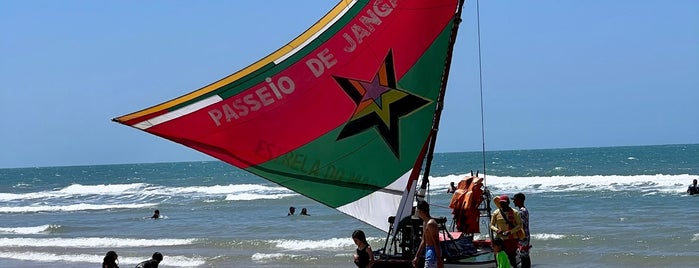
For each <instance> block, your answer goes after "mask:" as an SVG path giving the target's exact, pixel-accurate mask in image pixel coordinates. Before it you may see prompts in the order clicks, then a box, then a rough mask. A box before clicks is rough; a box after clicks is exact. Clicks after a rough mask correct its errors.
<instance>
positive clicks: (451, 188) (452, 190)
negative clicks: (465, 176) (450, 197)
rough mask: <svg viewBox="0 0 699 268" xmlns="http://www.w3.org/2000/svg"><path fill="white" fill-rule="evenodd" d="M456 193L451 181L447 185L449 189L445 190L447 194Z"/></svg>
mask: <svg viewBox="0 0 699 268" xmlns="http://www.w3.org/2000/svg"><path fill="white" fill-rule="evenodd" d="M455 192H456V185H454V182H453V181H452V182H451V183H449V188H448V189H447V193H448V194H453V193H455Z"/></svg>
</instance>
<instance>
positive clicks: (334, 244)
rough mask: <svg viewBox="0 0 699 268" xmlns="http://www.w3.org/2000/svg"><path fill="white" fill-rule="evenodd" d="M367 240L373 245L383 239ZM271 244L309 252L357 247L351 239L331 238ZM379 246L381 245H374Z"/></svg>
mask: <svg viewBox="0 0 699 268" xmlns="http://www.w3.org/2000/svg"><path fill="white" fill-rule="evenodd" d="M367 240H368V241H369V242H370V244H371V243H374V242H377V241H381V240H382V238H378V237H367ZM270 243H272V244H275V245H276V246H277V247H279V248H283V249H286V250H309V249H324V250H336V249H346V248H348V247H353V246H355V244H354V241H353V240H352V239H351V238H330V239H324V240H286V239H279V240H271V241H270ZM374 244H379V243H374Z"/></svg>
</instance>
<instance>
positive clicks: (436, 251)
mask: <svg viewBox="0 0 699 268" xmlns="http://www.w3.org/2000/svg"><path fill="white" fill-rule="evenodd" d="M415 214H417V215H418V216H419V217H420V219H422V241H421V242H420V247H418V249H417V251H416V252H415V259H413V266H415V267H418V266H417V262H418V260H419V256H420V252H422V250H423V249H424V250H425V268H443V267H444V261H443V260H442V251H441V248H440V247H439V225H438V224H437V221H435V220H434V219H433V218H432V216H430V205H429V204H428V203H427V202H425V201H418V202H417V210H415Z"/></svg>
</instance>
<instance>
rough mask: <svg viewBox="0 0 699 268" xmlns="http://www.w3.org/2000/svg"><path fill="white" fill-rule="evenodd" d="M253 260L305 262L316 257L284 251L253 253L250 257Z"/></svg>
mask: <svg viewBox="0 0 699 268" xmlns="http://www.w3.org/2000/svg"><path fill="white" fill-rule="evenodd" d="M250 259H251V260H252V261H253V262H257V263H270V262H282V263H290V262H306V261H312V260H317V259H318V258H317V257H313V256H304V255H297V254H286V253H255V254H253V255H252V257H250Z"/></svg>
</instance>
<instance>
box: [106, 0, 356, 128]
mask: <svg viewBox="0 0 699 268" xmlns="http://www.w3.org/2000/svg"><path fill="white" fill-rule="evenodd" d="M355 3H356V0H341V1H340V2H339V3H338V4H337V5H336V6H335V7H334V8H333V9H332V10H330V11H329V12H328V13H327V14H325V16H323V18H321V19H320V20H318V22H316V23H315V24H314V25H313V26H311V27H310V28H308V30H306V31H305V32H303V33H302V34H301V35H299V36H298V37H296V38H295V39H294V40H292V41H291V42H289V43H288V44H286V45H285V46H283V47H281V48H279V49H278V50H276V51H274V52H273V53H272V54H269V55H268V56H267V57H264V58H262V59H261V60H259V61H257V62H255V63H253V64H251V65H249V66H248V67H245V68H244V69H242V70H240V71H238V72H236V73H233V74H231V75H229V76H227V77H224V78H223V79H221V80H218V81H216V82H214V83H211V84H209V85H207V86H205V87H202V88H200V89H198V90H195V91H193V92H190V93H189V94H186V95H183V96H181V97H178V98H175V99H172V100H169V101H167V102H164V103H161V104H158V105H155V106H153V107H150V108H146V109H143V110H141V111H138V112H135V113H131V114H128V115H124V116H121V117H117V118H115V119H116V120H117V121H120V122H126V121H129V120H131V119H134V118H138V117H141V116H145V115H148V114H152V113H157V112H159V111H162V110H166V109H169V108H171V107H174V106H177V105H180V104H182V103H185V102H188V101H191V100H193V99H196V98H198V97H201V96H202V95H205V94H207V93H209V92H212V91H214V90H216V89H219V88H221V87H223V86H225V85H228V84H230V83H232V82H234V81H236V80H238V79H240V78H243V77H245V76H246V75H248V74H251V73H253V72H255V71H257V70H259V69H260V68H262V67H263V66H266V65H267V64H269V63H271V62H275V61H277V60H279V59H285V58H288V57H289V56H290V55H292V54H293V53H290V52H294V53H295V52H296V51H299V50H300V48H302V47H303V46H305V45H307V44H308V43H310V41H312V40H313V39H315V38H316V37H318V35H320V33H321V32H322V31H324V30H325V29H327V28H328V27H329V26H330V25H331V23H333V22H335V21H336V20H337V19H339V17H341V16H342V15H344V14H345V12H347V10H349V8H350V7H352V6H353V5H354V4H355Z"/></svg>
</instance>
